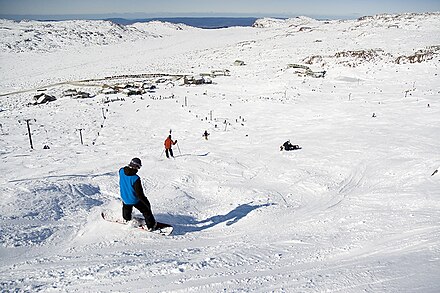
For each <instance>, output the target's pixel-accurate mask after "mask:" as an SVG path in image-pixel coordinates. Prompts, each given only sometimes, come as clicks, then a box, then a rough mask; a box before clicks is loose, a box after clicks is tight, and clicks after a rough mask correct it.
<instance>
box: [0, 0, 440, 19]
mask: <svg viewBox="0 0 440 293" xmlns="http://www.w3.org/2000/svg"><path fill="white" fill-rule="evenodd" d="M434 11H440V0H266V1H263V0H215V1H213V0H0V14H1V15H6V14H15V15H60V14H95V15H96V14H99V15H103V14H124V13H136V14H142V15H144V16H148V15H151V16H155V17H159V16H262V15H264V16H277V15H285V16H297V15H327V16H332V15H334V16H338V15H373V14H378V13H403V12H434Z"/></svg>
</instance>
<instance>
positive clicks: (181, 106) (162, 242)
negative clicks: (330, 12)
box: [0, 13, 440, 292]
mask: <svg viewBox="0 0 440 293" xmlns="http://www.w3.org/2000/svg"><path fill="white" fill-rule="evenodd" d="M257 24H258V25H257ZM48 25H49V24H48V23H45V22H19V23H17V22H10V21H6V20H2V21H1V27H0V48H1V50H2V51H1V52H0V74H1V75H0V77H1V78H0V160H1V163H0V171H1V174H2V175H1V176H0V196H1V200H0V223H1V225H0V227H1V232H0V258H1V264H0V289H1V291H3V292H110V291H111V292H439V291H440V225H439V224H440V223H439V219H440V173H438V172H437V173H436V172H435V171H436V170H438V168H439V167H440V147H439V142H440V88H439V76H438V75H439V73H440V70H439V64H440V63H439V61H440V58H439V56H440V55H439V53H440V14H439V13H427V14H404V15H376V16H373V17H366V18H362V19H359V20H350V21H317V20H313V19H309V18H306V17H301V18H297V19H289V20H285V21H279V20H270V19H262V20H258V21H257V23H256V25H255V27H234V28H227V29H217V30H202V29H196V28H190V27H186V26H183V25H182V26H179V25H171V24H167V23H158V22H155V23H151V24H134V25H132V26H127V27H121V26H115V25H113V24H111V23H108V22H102V21H96V22H94V21H87V22H86V21H68V22H55V23H50V26H51V27H50V28H49V27H48ZM60 31H62V33H59V32H60ZM49 32H52V33H49ZM54 32H58V33H54ZM90 32H92V33H90ZM20 34H22V35H21V36H20ZM118 35H122V36H123V37H121V38H119V37H117V36H118ZM37 36H38V38H37ZM81 36H83V37H82V38H81ZM84 36H87V40H90V41H89V42H87V41H79V40H84V39H85V37H84ZM26 39H30V41H25V40H26ZM61 40H63V42H61ZM30 43H35V44H36V45H35V46H37V49H36V50H34V49H32V46H29V44H30ZM417 54H418V55H420V56H421V57H417V56H416V57H412V56H415V55H417ZM399 57H400V59H399ZM417 58H419V59H417ZM235 60H242V61H244V63H245V64H246V65H244V66H234V65H233V64H234V61H235ZM397 60H400V61H399V62H397ZM414 60H417V61H420V62H415V63H411V62H412V61H414ZM308 61H309V63H311V64H307V62H308ZM288 64H301V65H306V66H309V67H310V69H311V70H313V71H324V70H325V71H326V74H325V77H324V78H313V77H309V76H300V75H299V74H297V73H295V71H296V70H297V69H295V68H288ZM225 69H227V70H229V75H227V76H217V77H212V78H211V79H212V82H213V83H212V84H203V85H183V78H180V79H179V77H182V76H183V75H200V74H202V73H210V72H211V71H212V70H225ZM140 74H144V75H143V76H140V77H139V76H138V77H137V78H135V77H133V76H131V77H130V76H128V75H140ZM146 74H156V76H155V77H146V76H147V75H146ZM121 75H126V77H125V78H118V77H117V76H121ZM106 77H113V78H108V79H107V80H103V79H104V78H106ZM161 78H162V80H161V81H162V82H158V81H160V80H159V79H161ZM85 80H88V81H85ZM131 82H137V83H139V82H144V83H145V82H148V83H151V84H155V85H156V87H157V88H156V89H152V90H150V91H149V92H146V93H144V94H142V95H131V96H127V95H126V94H124V93H122V92H121V93H118V94H112V95H110V94H104V93H101V92H100V91H101V89H102V86H103V84H107V85H115V84H117V83H119V84H121V83H131ZM43 89H45V91H44V92H45V93H47V94H51V95H54V96H55V97H57V100H56V101H53V102H48V103H44V104H38V105H30V103H33V102H34V99H33V96H34V95H35V94H36V93H37V90H40V91H42V90H43ZM68 89H76V90H80V91H85V92H89V93H91V94H92V95H94V97H93V98H88V99H73V98H70V97H63V92H64V91H66V90H68ZM104 117H105V119H104ZM26 119H32V120H29V122H30V129H31V134H32V140H33V146H34V149H33V150H31V149H30V144H29V139H28V133H27V125H26V121H25V120H26ZM33 119H35V120H33ZM225 122H226V123H225ZM79 129H81V135H82V137H83V143H84V144H83V145H82V144H81V142H80V131H79ZM170 129H171V130H172V135H173V138H174V139H177V140H178V145H177V146H175V147H174V153H175V155H176V158H175V159H170V160H168V159H166V158H165V156H164V154H163V153H162V149H163V141H164V140H165V138H166V136H167V135H168V134H169V131H170ZM205 130H208V132H209V133H210V136H209V140H205V139H203V138H202V134H203V132H204V131H205ZM288 139H290V140H291V142H292V143H293V144H298V145H300V146H301V147H302V149H301V150H297V151H291V152H281V151H280V145H281V144H282V143H283V142H284V141H286V140H288ZM45 145H47V146H49V147H50V149H43V146H45ZM133 157H139V158H141V160H142V162H143V168H142V169H141V170H140V172H139V175H140V177H141V178H142V184H143V186H144V189H145V192H146V195H147V197H148V198H149V200H150V202H151V204H152V209H153V212H154V214H155V215H156V218H157V219H158V220H160V221H163V222H167V223H171V224H173V225H174V227H175V230H174V234H173V236H170V237H163V236H159V235H155V234H152V233H148V232H142V231H140V230H138V229H134V228H130V227H128V226H122V225H119V224H114V223H109V222H105V221H103V220H102V219H101V217H100V212H101V211H103V210H110V211H112V212H114V214H115V215H118V214H119V213H120V209H121V204H120V201H119V186H118V174H117V171H118V169H119V168H121V167H123V166H125V165H126V164H128V163H129V161H130V159H131V158H133Z"/></svg>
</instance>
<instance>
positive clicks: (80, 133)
mask: <svg viewBox="0 0 440 293" xmlns="http://www.w3.org/2000/svg"><path fill="white" fill-rule="evenodd" d="M78 130H79V137H80V138H81V144H84V143H83V136H82V132H81V131H82V130H84V129H82V128H80V129H78Z"/></svg>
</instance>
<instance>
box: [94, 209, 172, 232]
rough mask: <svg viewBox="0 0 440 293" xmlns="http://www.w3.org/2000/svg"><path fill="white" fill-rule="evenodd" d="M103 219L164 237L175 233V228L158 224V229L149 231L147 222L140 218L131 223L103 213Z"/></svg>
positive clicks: (134, 218)
mask: <svg viewBox="0 0 440 293" xmlns="http://www.w3.org/2000/svg"><path fill="white" fill-rule="evenodd" d="M101 217H102V218H103V219H104V220H106V221H108V222H112V223H118V224H122V225H131V226H133V227H134V228H137V229H140V230H142V231H145V232H150V233H155V234H160V235H163V236H169V235H171V233H173V230H174V228H173V226H171V225H170V224H165V223H161V222H157V225H156V229H155V230H153V231H149V230H148V228H147V226H146V225H145V220H144V219H143V218H138V217H133V218H132V220H131V221H130V222H127V221H125V220H124V219H122V218H119V217H115V216H114V215H112V214H110V213H108V212H101Z"/></svg>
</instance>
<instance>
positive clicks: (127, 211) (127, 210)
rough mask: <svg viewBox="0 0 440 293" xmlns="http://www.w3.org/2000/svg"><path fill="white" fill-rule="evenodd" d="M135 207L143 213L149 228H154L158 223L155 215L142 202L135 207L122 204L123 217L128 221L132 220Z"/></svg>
mask: <svg viewBox="0 0 440 293" xmlns="http://www.w3.org/2000/svg"><path fill="white" fill-rule="evenodd" d="M133 207H135V208H136V209H138V210H139V211H140V212H141V213H142V215H143V216H144V218H145V223H146V224H147V227H148V228H152V227H153V226H154V224H155V223H156V220H155V219H154V216H153V213H152V212H151V208H150V207H149V206H147V205H146V204H144V203H142V202H141V201H140V202H138V203H137V204H135V205H130V204H125V203H122V217H123V218H124V220H126V221H130V220H131V214H132V212H133Z"/></svg>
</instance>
